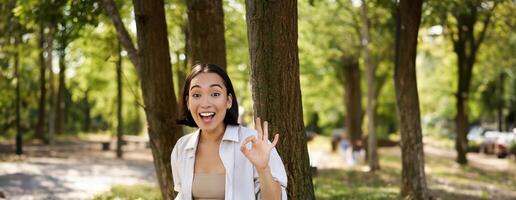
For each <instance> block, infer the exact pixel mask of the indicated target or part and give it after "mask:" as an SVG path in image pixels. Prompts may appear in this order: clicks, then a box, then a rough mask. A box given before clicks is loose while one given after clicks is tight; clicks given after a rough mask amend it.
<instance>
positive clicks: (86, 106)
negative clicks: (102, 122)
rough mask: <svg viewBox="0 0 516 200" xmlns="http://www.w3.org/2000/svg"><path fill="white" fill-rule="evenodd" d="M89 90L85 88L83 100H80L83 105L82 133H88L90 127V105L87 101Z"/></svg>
mask: <svg viewBox="0 0 516 200" xmlns="http://www.w3.org/2000/svg"><path fill="white" fill-rule="evenodd" d="M89 94H90V88H87V89H86V90H85V91H84V98H83V99H82V103H83V106H84V107H83V112H84V122H83V126H82V131H84V132H88V131H90V127H91V104H90V101H89V96H90V95H89Z"/></svg>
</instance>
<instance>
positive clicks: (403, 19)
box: [394, 0, 430, 199]
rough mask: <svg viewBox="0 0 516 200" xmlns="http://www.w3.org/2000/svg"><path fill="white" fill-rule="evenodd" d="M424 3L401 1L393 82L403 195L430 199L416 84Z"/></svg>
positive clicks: (417, 0) (419, 0) (407, 197)
mask: <svg viewBox="0 0 516 200" xmlns="http://www.w3.org/2000/svg"><path fill="white" fill-rule="evenodd" d="M422 4H423V1H422V0H416V1H406V0H401V1H400V2H399V5H398V13H397V20H398V25H397V32H396V59H395V63H396V64H395V71H394V82H395V88H396V100H397V104H396V105H397V108H398V116H399V119H400V133H401V157H402V158H401V159H402V176H401V182H402V185H401V196H402V197H403V198H406V199H430V196H429V193H428V190H427V187H426V178H425V165H424V164H425V159H424V153H423V136H422V133H421V121H420V116H419V115H420V114H419V97H418V92H417V81H416V52H417V36H418V31H419V24H420V19H421V9H422Z"/></svg>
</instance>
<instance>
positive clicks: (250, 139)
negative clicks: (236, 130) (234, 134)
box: [240, 135, 256, 147]
mask: <svg viewBox="0 0 516 200" xmlns="http://www.w3.org/2000/svg"><path fill="white" fill-rule="evenodd" d="M249 142H252V143H254V142H256V137H255V136H254V135H252V136H249V137H247V138H245V140H244V141H243V142H242V143H241V144H240V146H241V147H242V146H244V147H245V145H247V143H249Z"/></svg>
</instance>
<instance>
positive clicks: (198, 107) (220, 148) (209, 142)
mask: <svg viewBox="0 0 516 200" xmlns="http://www.w3.org/2000/svg"><path fill="white" fill-rule="evenodd" d="M181 102H182V108H183V113H182V116H180V117H179V123H180V124H184V125H187V126H191V127H197V128H198V130H197V131H195V132H193V133H191V134H188V135H185V136H183V137H181V138H180V139H179V140H178V141H177V143H176V145H175V146H174V150H173V151H172V155H171V164H172V175H173V178H174V190H175V191H177V192H178V194H177V197H176V200H178V199H179V200H190V199H195V200H204V199H217V200H219V199H225V200H251V199H257V200H258V199H267V200H273V199H287V195H286V190H285V189H286V187H287V175H286V172H285V167H284V166H283V163H282V161H281V158H280V157H279V155H278V152H277V151H276V149H275V148H274V147H275V146H276V143H277V142H278V139H279V135H278V134H276V135H275V136H274V140H273V141H272V143H271V142H269V139H268V137H269V136H268V135H269V134H268V124H267V121H265V122H264V123H263V128H262V123H261V121H260V118H257V119H256V121H255V124H256V125H255V129H256V130H253V129H248V128H245V127H242V126H240V125H239V124H238V122H237V119H238V103H237V99H236V96H235V91H234V90H233V85H232V84H231V80H230V79H229V77H228V75H227V74H226V72H225V71H224V70H223V69H221V68H220V67H218V66H217V65H214V64H197V65H195V66H194V67H193V69H192V72H191V73H190V75H189V76H188V78H187V79H186V83H185V87H184V90H183V96H182V98H181Z"/></svg>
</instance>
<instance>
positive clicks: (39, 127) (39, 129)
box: [35, 25, 47, 143]
mask: <svg viewBox="0 0 516 200" xmlns="http://www.w3.org/2000/svg"><path fill="white" fill-rule="evenodd" d="M38 40H39V41H38V45H39V46H38V47H39V51H40V52H39V55H38V56H39V67H40V71H39V72H40V74H39V84H40V85H39V86H40V90H39V91H40V93H39V106H38V122H37V124H36V130H35V138H36V139H39V140H41V141H43V142H45V143H47V140H46V138H45V110H46V109H45V106H46V96H47V95H46V93H47V89H46V81H45V72H46V66H45V64H46V63H45V57H44V56H43V53H44V52H45V27H44V26H43V25H40V29H39V38H38Z"/></svg>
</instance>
